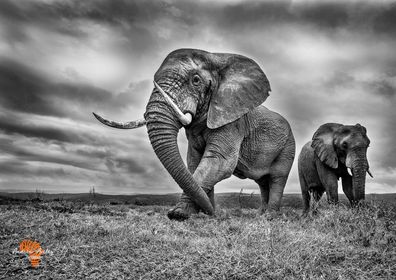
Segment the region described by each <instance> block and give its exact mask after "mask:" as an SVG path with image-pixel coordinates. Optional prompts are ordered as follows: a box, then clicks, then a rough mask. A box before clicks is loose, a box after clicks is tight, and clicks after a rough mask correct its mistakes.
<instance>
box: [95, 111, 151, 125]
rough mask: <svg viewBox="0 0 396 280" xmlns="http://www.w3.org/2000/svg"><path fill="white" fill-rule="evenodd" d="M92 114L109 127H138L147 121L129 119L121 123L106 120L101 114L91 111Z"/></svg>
mask: <svg viewBox="0 0 396 280" xmlns="http://www.w3.org/2000/svg"><path fill="white" fill-rule="evenodd" d="M92 114H93V115H94V116H95V118H96V119H97V120H98V121H100V122H101V123H103V124H105V125H108V126H110V127H115V128H120V129H132V128H138V127H141V126H144V125H146V123H147V122H146V120H145V119H141V120H136V121H131V122H125V123H123V122H115V121H110V120H106V119H105V118H102V117H101V116H99V115H97V114H95V113H94V112H92Z"/></svg>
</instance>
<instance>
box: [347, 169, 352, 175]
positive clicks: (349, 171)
mask: <svg viewBox="0 0 396 280" xmlns="http://www.w3.org/2000/svg"><path fill="white" fill-rule="evenodd" d="M347 171H348V174H349V175H351V176H352V172H351V168H350V167H347Z"/></svg>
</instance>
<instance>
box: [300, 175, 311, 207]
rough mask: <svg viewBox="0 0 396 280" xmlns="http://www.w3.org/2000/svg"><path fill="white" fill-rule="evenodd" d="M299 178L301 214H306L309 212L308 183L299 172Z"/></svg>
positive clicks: (309, 196)
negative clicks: (301, 201) (301, 202)
mask: <svg viewBox="0 0 396 280" xmlns="http://www.w3.org/2000/svg"><path fill="white" fill-rule="evenodd" d="M298 175H299V179H300V187H301V195H302V200H303V215H306V214H307V213H308V212H309V204H310V200H311V195H310V193H309V191H308V184H307V182H306V181H305V178H304V176H303V174H301V172H299V174H298Z"/></svg>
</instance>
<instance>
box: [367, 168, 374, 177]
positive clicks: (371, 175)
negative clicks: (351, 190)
mask: <svg viewBox="0 0 396 280" xmlns="http://www.w3.org/2000/svg"><path fill="white" fill-rule="evenodd" d="M367 173H368V175H370V177H371V178H374V176H373V174H371V171H370V169H367Z"/></svg>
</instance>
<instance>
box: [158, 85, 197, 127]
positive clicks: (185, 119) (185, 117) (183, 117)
mask: <svg viewBox="0 0 396 280" xmlns="http://www.w3.org/2000/svg"><path fill="white" fill-rule="evenodd" d="M154 86H155V87H156V89H158V91H159V92H160V93H161V94H162V96H163V97H164V98H165V100H166V101H167V102H168V103H169V105H170V106H171V107H172V108H173V110H174V111H175V113H176V115H177V117H178V119H179V120H180V122H181V123H182V124H183V125H189V124H190V123H191V121H192V115H191V114H190V113H185V114H183V112H182V111H181V110H180V109H179V107H178V106H177V105H176V104H175V102H173V100H172V99H171V98H170V97H169V95H167V94H166V93H165V91H164V90H163V89H162V88H161V87H160V86H159V85H158V84H157V83H156V82H155V81H154Z"/></svg>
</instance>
